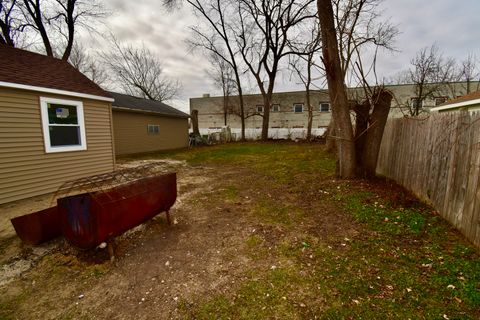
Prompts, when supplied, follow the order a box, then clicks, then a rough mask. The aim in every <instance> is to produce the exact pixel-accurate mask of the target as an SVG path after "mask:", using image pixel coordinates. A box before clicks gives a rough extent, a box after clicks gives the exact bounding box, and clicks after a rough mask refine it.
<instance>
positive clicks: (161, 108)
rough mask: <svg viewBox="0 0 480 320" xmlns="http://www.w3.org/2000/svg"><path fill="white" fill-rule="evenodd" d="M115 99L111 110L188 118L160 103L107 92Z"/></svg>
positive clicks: (182, 113)
mask: <svg viewBox="0 0 480 320" xmlns="http://www.w3.org/2000/svg"><path fill="white" fill-rule="evenodd" d="M109 93H110V95H111V96H112V97H113V98H114V99H115V101H114V102H113V103H112V105H113V108H115V107H117V108H122V109H130V110H132V111H146V112H154V113H158V114H161V115H164V116H170V117H178V118H189V117H190V116H189V115H188V114H186V113H184V112H182V111H180V110H178V109H175V108H174V107H171V106H169V105H166V104H165V103H162V102H160V101H155V100H149V99H143V98H138V97H134V96H130V95H127V94H122V93H116V92H109Z"/></svg>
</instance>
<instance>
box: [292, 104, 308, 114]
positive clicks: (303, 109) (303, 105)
mask: <svg viewBox="0 0 480 320" xmlns="http://www.w3.org/2000/svg"><path fill="white" fill-rule="evenodd" d="M300 105H301V106H302V111H301V112H297V111H295V106H300ZM304 111H305V104H303V103H294V104H293V113H303V112H304Z"/></svg>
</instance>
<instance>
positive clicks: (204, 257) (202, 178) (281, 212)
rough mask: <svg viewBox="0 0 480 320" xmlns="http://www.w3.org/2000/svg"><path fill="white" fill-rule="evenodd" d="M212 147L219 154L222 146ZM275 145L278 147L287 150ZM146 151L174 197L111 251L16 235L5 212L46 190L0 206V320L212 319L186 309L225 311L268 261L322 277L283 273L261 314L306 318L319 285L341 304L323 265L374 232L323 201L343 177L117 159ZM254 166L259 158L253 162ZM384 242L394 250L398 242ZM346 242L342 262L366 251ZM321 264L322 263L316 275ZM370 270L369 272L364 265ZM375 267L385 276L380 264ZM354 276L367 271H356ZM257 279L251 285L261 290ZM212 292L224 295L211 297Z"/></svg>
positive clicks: (318, 297)
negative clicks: (173, 180) (166, 174)
mask: <svg viewBox="0 0 480 320" xmlns="http://www.w3.org/2000/svg"><path fill="white" fill-rule="evenodd" d="M282 150H283V149H281V150H280V151H281V152H284V151H282ZM218 152H219V156H223V153H222V152H223V151H221V150H220V151H218ZM285 152H287V153H285V154H288V152H289V151H288V149H287V150H286V151H285ZM306 154H308V152H306ZM279 157H280V159H281V158H282V157H283V154H281V153H280V154H279ZM247 159H250V158H248V156H247ZM150 162H158V164H159V166H161V167H162V168H163V169H164V170H165V171H176V172H177V186H178V197H177V201H176V203H175V205H174V207H173V208H172V209H171V211H170V213H171V217H172V220H173V223H172V225H168V224H167V222H166V218H165V214H164V213H161V214H159V215H158V216H156V217H155V218H154V219H152V220H150V221H149V222H147V223H145V224H143V225H141V226H139V227H137V228H135V229H133V230H130V231H129V232H127V233H125V234H124V235H122V236H121V237H118V238H117V239H116V241H115V253H116V259H115V261H114V262H111V261H110V260H109V256H108V252H107V250H105V249H98V248H97V249H95V250H89V251H78V250H76V249H74V248H72V247H71V246H70V245H69V244H68V243H66V241H65V240H62V239H56V240H53V241H50V242H49V243H46V244H44V245H41V246H38V247H30V246H26V245H23V244H22V243H21V242H20V240H19V239H18V238H17V237H16V235H15V233H14V231H13V228H12V227H11V225H10V222H9V220H8V218H9V217H12V216H16V215H20V214H26V213H29V212H33V211H36V210H40V209H43V208H45V207H47V206H49V205H50V203H51V195H50V196H49V195H47V196H43V197H37V198H32V199H28V200H24V201H18V202H14V203H11V204H7V205H3V206H0V217H1V219H2V220H1V223H0V268H1V269H0V319H132V318H135V319H197V318H202V319H211V318H216V316H215V314H216V313H215V312H216V311H215V312H214V313H213V315H212V313H206V315H203V316H198V315H199V314H201V313H202V310H203V309H202V308H204V307H205V306H206V309H208V306H209V303H210V301H212V299H213V300H214V301H216V303H217V304H216V305H215V308H217V307H220V308H224V310H229V309H228V308H229V307H231V305H230V304H233V303H234V302H235V301H237V300H240V301H241V300H242V299H243V298H242V297H241V295H242V294H244V292H245V284H246V283H250V284H252V283H253V284H254V285H255V283H257V280H259V282H258V283H259V285H260V284H261V283H263V282H262V281H263V280H261V279H264V278H265V277H264V276H265V274H269V275H271V274H273V275H275V273H274V271H275V270H295V273H294V274H295V276H293V278H292V279H297V280H296V281H299V282H302V277H308V278H309V279H310V278H312V279H318V281H319V282H318V283H319V284H320V283H322V288H320V285H318V292H317V291H315V290H317V284H315V282H308V283H303V284H301V285H300V286H298V287H295V288H294V287H290V285H291V284H290V281H291V280H288V279H290V278H286V279H287V280H285V283H283V284H281V286H284V287H285V288H287V289H285V290H283V289H282V293H281V296H278V297H275V298H276V299H277V300H275V301H280V303H286V308H287V309H285V310H287V311H285V310H284V309H281V308H283V307H281V308H280V309H278V310H280V311H281V310H283V311H281V312H284V313H281V314H283V317H282V316H280V317H277V316H275V313H272V314H271V315H270V316H268V317H266V318H282V319H287V318H288V319H313V318H316V315H318V314H320V313H321V312H322V310H323V308H326V299H327V297H329V296H330V297H331V298H332V299H333V300H332V301H334V303H333V305H330V306H328V307H329V308H333V310H337V309H336V308H340V307H341V306H340V305H338V302H336V301H337V297H339V294H340V293H341V291H340V289H336V288H331V287H330V286H329V285H328V283H329V282H330V281H333V280H331V279H332V274H338V272H337V271H335V270H337V268H340V266H341V265H339V264H338V261H339V260H338V259H342V261H347V259H349V255H350V254H351V253H349V252H350V251H348V250H353V249H349V247H350V245H352V248H353V243H354V242H355V243H358V245H360V246H361V245H364V244H365V243H369V246H370V245H376V244H375V243H376V242H371V241H370V240H368V239H369V237H373V238H375V237H376V236H377V235H378V232H376V231H372V230H368V229H367V228H365V226H364V225H362V224H361V223H358V222H357V221H355V220H354V219H352V217H351V216H349V215H348V214H346V213H345V212H344V211H342V210H339V207H338V206H336V205H335V202H333V201H332V200H331V199H332V197H333V194H334V192H338V194H339V195H340V194H341V193H342V188H346V187H348V186H346V185H345V184H344V183H338V182H335V181H333V180H332V181H330V182H329V180H328V179H331V178H329V176H328V174H327V175H326V178H324V179H326V180H324V181H323V182H322V183H321V184H316V183H315V182H316V180H315V179H316V177H313V176H311V175H310V174H309V173H308V172H309V171H305V173H302V172H303V171H302V170H303V169H302V168H303V167H302V163H301V162H299V164H298V165H299V170H298V171H297V173H296V176H295V178H294V179H293V180H289V179H287V180H283V178H284V177H287V176H288V175H289V173H288V171H285V170H287V169H283V168H277V167H275V166H273V167H271V166H270V164H259V166H260V167H258V168H256V170H255V169H254V168H253V167H251V166H248V165H247V166H236V167H233V166H231V165H218V166H217V165H212V166H210V165H206V164H203V163H201V164H200V165H198V164H197V165H195V166H193V165H190V164H187V162H185V161H178V160H136V161H122V162H120V163H119V167H120V168H126V167H135V166H138V165H142V164H145V163H150ZM262 165H268V168H270V169H268V170H263V169H262V167H261V166H262ZM319 165H320V164H319ZM321 165H323V164H321ZM272 168H273V169H272ZM272 170H273V171H272ZM320 170H321V169H320ZM267 171H268V172H274V173H275V174H276V175H277V176H276V177H275V179H277V180H278V179H279V181H282V183H280V184H279V183H272V181H273V180H272V177H271V176H269V175H268V174H261V173H260V172H267ZM296 179H300V180H302V181H306V182H305V183H304V184H302V185H300V186H299V185H296V184H295V183H292V181H293V182H294V181H295V180H296ZM361 185H362V183H360V184H359V188H363V187H362V186H361ZM365 188H367V186H366V187H365ZM389 188H390V187H389V186H386V185H381V186H380V187H379V189H378V190H376V191H375V192H377V193H379V194H382V192H384V193H386V194H388V193H390V200H392V201H393V202H396V201H397V200H398V201H400V202H402V204H407V202H408V201H409V200H408V199H407V200H408V201H406V200H405V199H404V198H402V199H396V198H395V197H392V195H391V193H392V191H393V192H394V193H396V191H397V190H395V189H389ZM387 189H388V190H387ZM370 191H372V190H370ZM398 194H402V192H400V191H399V192H398ZM375 201H376V200H375ZM379 201H380V200H379ZM374 204H375V205H376V202H375V203H374ZM382 219H383V218H382ZM364 241H366V242H364ZM369 241H370V242H369ZM379 243H383V240H382V241H380V242H379ZM394 245H395V249H394V250H396V249H397V247H396V246H397V245H399V244H394ZM314 247H315V249H314ZM375 248H376V247H375ZM330 251H331V252H336V253H335V254H334V255H332V253H330ZM358 252H359V254H360V256H359V257H358V259H356V260H351V261H353V262H355V261H363V260H365V259H368V258H369V256H368V253H367V255H365V253H364V252H362V251H361V250H360V251H358ZM378 252H379V253H380V255H381V256H379V260H378V261H382V259H388V258H384V257H383V256H382V255H383V253H382V252H383V249H381V250H380V251H378ZM387 252H388V250H387ZM352 253H353V254H355V253H356V251H355V252H352ZM337 254H338V256H337ZM323 255H325V256H323ZM329 257H330V258H329ZM372 257H376V254H374V255H372ZM325 259H327V260H325ZM329 259H330V260H331V261H330V260H329ZM365 261H366V260H365ZM352 268H353V269H352V271H348V270H347V271H346V272H345V274H344V275H342V277H343V278H339V279H338V281H344V282H348V281H349V278H351V277H350V276H349V274H351V273H352V272H357V271H356V270H355V268H356V266H355V264H353V266H352ZM362 268H363V267H362ZM369 268H370V267H369ZM323 269H325V274H324V275H322V274H318V273H319V272H322V270H323ZM371 269H372V270H376V271H374V272H379V271H378V270H379V269H377V267H375V265H373V264H372V265H371ZM369 270H370V269H369ZM272 272H273V273H272ZM282 272H283V271H282ZM297 272H298V274H299V278H296V274H297ZM331 272H333V273H331ZM368 272H370V271H368ZM385 272H386V273H385V275H387V274H388V272H389V270H385ZM278 274H280V275H281V273H278ZM278 274H277V275H278ZM292 274H293V273H292ZM366 276H368V277H370V276H372V277H373V276H375V277H377V275H373V274H370V275H368V274H367V275H365V276H362V277H366ZM357 277H358V275H357ZM382 277H384V275H382ZM377 278H378V279H380V277H377ZM377 278H375V279H377ZM358 279H360V278H358ZM260 280H261V281H260ZM360 280H361V279H360ZM309 281H310V280H309ZM375 281H379V280H375ZM382 281H383V280H382ZM385 281H387V280H385ZM266 283H267V287H266V288H267V289H268V288H269V286H272V287H271V288H270V289H272V292H275V290H276V289H275V288H274V286H275V285H277V287H278V286H279V284H275V283H276V282H275V281H274V280H271V281H270V280H268V281H267V282H266ZM324 283H325V284H324ZM302 285H303V287H302ZM382 286H383V284H382ZM387 287H388V288H390V285H388V286H387ZM259 288H260V289H259ZM262 288H263V287H258V288H257V289H258V290H260V292H262V290H263V289H262ZM282 288H283V287H282ZM339 288H340V282H339ZM352 288H354V289H355V287H352ZM369 288H370V287H369ZM369 288H367V289H366V290H367V291H368V290H373V286H372V287H371V288H372V289H369ZM247 289H248V285H247ZM257 289H256V290H255V291H254V292H255V293H254V295H252V296H251V297H249V299H251V300H249V301H251V303H253V305H254V306H257V302H256V301H258V303H259V304H258V308H260V311H259V312H260V313H255V314H252V315H250V316H249V315H248V310H247V311H246V312H247V315H245V314H242V316H241V317H242V318H247V319H250V318H258V319H262V318H265V316H262V314H265V313H262V312H263V311H262V310H264V309H265V308H269V304H268V303H267V304H264V303H266V302H265V301H268V300H265V299H269V294H268V293H266V296H265V295H264V294H263V293H262V295H263V297H257V294H258V290H257ZM379 290H380V291H379V292H383V291H382V290H384V289H379ZM388 290H390V289H388ZM345 291H346V292H348V291H351V289H350V288H349V287H348V288H347V289H346V290H345ZM266 292H269V291H268V290H267V291H266ZM399 294H400V293H399ZM402 294H403V293H402ZM217 296H227V297H230V298H231V299H230V298H229V299H230V301H228V302H224V301H223V300H222V299H220V300H215V297H217ZM381 296H382V299H383V297H384V296H387V297H388V295H387V294H383V293H382V295H381ZM270 298H271V297H270ZM256 299H259V300H256ZM356 299H357V298H355V299H354V300H352V301H354V302H348V303H347V305H349V306H350V307H352V306H353V307H355V306H356V305H357V304H358V301H362V300H356ZM375 299H377V298H375ZM309 304H311V306H310V305H309ZM342 305H343V302H342ZM199 308H200V309H199ZM289 308H292V310H294V311H292V312H293V313H289V312H290V311H289V310H290V309H289ZM278 310H277V311H274V312H280V311H278ZM338 310H340V311H339V312H341V310H342V309H338ZM366 310H368V308H367V309H366ZM267 311H268V309H267ZM267 311H265V312H267ZM242 312H243V311H242ZM225 313H226V314H230V312H229V311H228V312H225ZM266 314H269V313H266ZM285 314H287V315H288V314H293V315H295V316H292V317H286V316H285ZM221 318H222V319H223V318H225V319H226V318H230V316H227V317H221ZM233 318H235V317H233ZM327 318H328V317H327ZM346 318H349V317H346Z"/></svg>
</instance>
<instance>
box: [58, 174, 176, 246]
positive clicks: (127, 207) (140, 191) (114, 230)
mask: <svg viewBox="0 0 480 320" xmlns="http://www.w3.org/2000/svg"><path fill="white" fill-rule="evenodd" d="M176 198H177V178H176V174H175V173H169V174H164V175H159V176H154V177H147V178H143V179H139V180H137V181H133V182H130V183H127V184H125V185H121V186H118V187H114V188H111V189H109V190H105V191H97V192H89V193H83V194H79V195H74V196H69V197H65V198H61V199H58V200H57V207H58V213H59V216H60V220H61V230H62V233H63V235H64V237H65V238H66V239H67V240H68V241H69V242H70V243H71V244H72V245H74V246H76V247H79V248H82V249H89V248H93V247H95V246H98V245H99V244H101V243H102V242H105V241H108V240H110V239H112V238H114V237H116V236H119V235H121V234H122V233H124V232H125V231H127V230H129V229H131V228H134V227H136V226H138V225H140V224H142V223H143V222H145V221H147V220H149V219H151V218H152V217H154V216H155V215H157V214H158V213H160V212H163V211H166V212H167V218H168V210H169V209H170V208H171V207H172V206H173V204H174V203H175V200H176Z"/></svg>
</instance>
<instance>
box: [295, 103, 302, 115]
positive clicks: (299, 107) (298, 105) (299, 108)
mask: <svg viewBox="0 0 480 320" xmlns="http://www.w3.org/2000/svg"><path fill="white" fill-rule="evenodd" d="M293 112H295V113H302V112H303V103H295V104H293Z"/></svg>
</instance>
